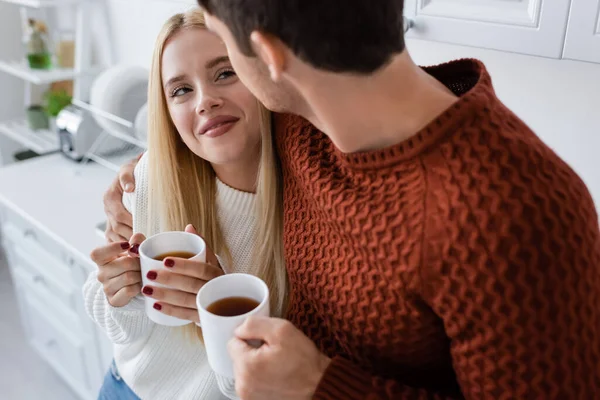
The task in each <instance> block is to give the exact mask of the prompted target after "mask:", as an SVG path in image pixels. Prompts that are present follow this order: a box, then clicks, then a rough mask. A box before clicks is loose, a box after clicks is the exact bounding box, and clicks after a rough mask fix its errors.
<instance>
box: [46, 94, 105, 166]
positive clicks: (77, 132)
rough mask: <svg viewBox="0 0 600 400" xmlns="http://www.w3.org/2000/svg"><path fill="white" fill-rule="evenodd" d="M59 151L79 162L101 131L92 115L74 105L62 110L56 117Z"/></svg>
mask: <svg viewBox="0 0 600 400" xmlns="http://www.w3.org/2000/svg"><path fill="white" fill-rule="evenodd" d="M56 129H57V130H58V135H59V138H60V151H61V152H62V153H63V154H64V155H65V156H67V157H68V158H70V159H72V160H75V161H81V160H82V159H83V157H84V156H85V154H86V153H87V152H88V151H89V150H90V148H91V147H92V145H93V144H94V141H95V140H96V139H97V138H98V135H99V133H100V132H101V131H102V129H101V128H100V127H99V126H98V124H97V123H96V120H95V119H94V118H93V117H92V115H91V114H90V113H89V112H87V111H85V110H83V109H81V108H79V107H77V106H74V105H70V106H67V107H65V108H63V109H62V110H61V111H60V113H59V114H58V116H57V117H56Z"/></svg>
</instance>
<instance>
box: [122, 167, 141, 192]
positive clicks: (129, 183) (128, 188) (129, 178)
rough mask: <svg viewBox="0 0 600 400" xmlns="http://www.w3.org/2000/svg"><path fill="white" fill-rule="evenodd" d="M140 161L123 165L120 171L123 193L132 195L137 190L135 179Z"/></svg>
mask: <svg viewBox="0 0 600 400" xmlns="http://www.w3.org/2000/svg"><path fill="white" fill-rule="evenodd" d="M137 163H138V160H137V159H136V160H132V161H130V162H128V163H127V164H125V165H123V166H122V167H121V169H120V170H119V183H120V185H121V188H122V189H123V191H125V192H127V193H131V192H133V191H134V190H135V177H134V171H135V166H136V165H137Z"/></svg>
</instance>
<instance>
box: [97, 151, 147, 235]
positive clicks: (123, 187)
mask: <svg viewBox="0 0 600 400" xmlns="http://www.w3.org/2000/svg"><path fill="white" fill-rule="evenodd" d="M138 161H139V157H138V158H137V159H135V160H131V161H130V162H129V163H127V164H125V165H123V166H122V167H121V169H120V171H119V176H117V178H115V180H114V181H113V183H112V184H111V185H110V187H109V188H108V190H107V191H106V193H105V194H104V212H105V213H106V217H107V222H108V223H107V224H106V232H105V236H106V239H107V240H108V241H109V242H128V241H129V239H130V238H131V236H132V235H133V218H132V217H131V214H130V213H129V212H128V211H127V210H126V209H125V207H123V192H128V193H131V192H133V191H134V190H135V178H134V175H133V171H134V170H135V166H136V165H137V163H138Z"/></svg>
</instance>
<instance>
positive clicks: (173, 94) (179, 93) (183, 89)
mask: <svg viewBox="0 0 600 400" xmlns="http://www.w3.org/2000/svg"><path fill="white" fill-rule="evenodd" d="M191 91H192V89H190V88H186V87H179V88H177V89H174V90H173V91H172V92H171V97H179V96H183V95H184V94H186V93H189V92H191Z"/></svg>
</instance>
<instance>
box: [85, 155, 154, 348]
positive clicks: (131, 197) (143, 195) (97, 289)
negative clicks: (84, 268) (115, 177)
mask: <svg viewBox="0 0 600 400" xmlns="http://www.w3.org/2000/svg"><path fill="white" fill-rule="evenodd" d="M146 168H147V156H145V155H144V156H142V158H141V159H140V162H139V163H138V165H137V166H136V168H135V173H134V176H135V181H136V190H135V192H133V193H123V206H124V207H125V208H126V209H127V211H129V212H130V213H132V215H133V223H134V232H144V233H146V229H145V226H144V224H145V223H146V220H147V218H146V215H145V213H146V211H147V205H146V204H144V202H147V192H148V182H147V173H146ZM83 296H84V303H85V309H86V312H87V313H88V315H89V316H90V317H91V318H92V320H93V321H94V322H96V323H97V324H98V325H99V326H100V327H101V328H102V329H103V330H104V331H105V332H106V334H107V335H108V337H109V339H110V340H111V341H112V342H113V343H115V344H127V343H131V342H133V341H136V340H138V339H141V338H143V337H146V336H147V335H149V334H150V332H151V329H152V326H153V324H154V323H153V322H152V321H151V320H150V319H149V318H148V316H147V315H146V312H145V308H144V307H145V300H144V296H143V295H141V294H138V295H137V296H135V297H134V298H132V299H131V301H130V302H129V303H128V304H126V305H125V306H123V307H113V306H112V305H111V304H110V303H109V302H108V299H107V298H106V295H105V294H104V288H103V287H102V284H101V283H100V282H99V281H98V270H95V271H93V272H92V273H90V275H89V276H88V279H87V281H86V282H85V284H84V285H83Z"/></svg>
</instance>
